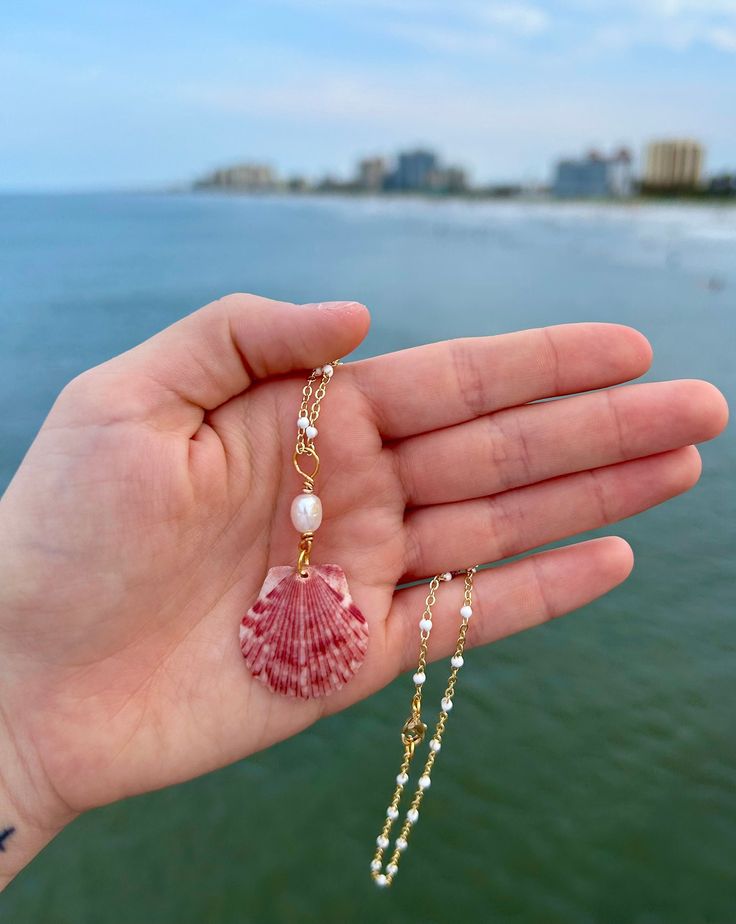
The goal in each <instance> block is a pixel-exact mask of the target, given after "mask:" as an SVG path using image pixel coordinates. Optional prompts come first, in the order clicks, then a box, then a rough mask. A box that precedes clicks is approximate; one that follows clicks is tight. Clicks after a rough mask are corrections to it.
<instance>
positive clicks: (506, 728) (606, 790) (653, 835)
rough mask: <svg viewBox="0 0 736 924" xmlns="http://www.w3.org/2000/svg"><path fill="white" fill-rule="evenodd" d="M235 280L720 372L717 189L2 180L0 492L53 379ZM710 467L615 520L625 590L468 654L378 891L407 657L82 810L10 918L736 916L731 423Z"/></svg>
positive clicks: (730, 357) (23, 879)
mask: <svg viewBox="0 0 736 924" xmlns="http://www.w3.org/2000/svg"><path fill="white" fill-rule="evenodd" d="M235 290H241V291H242V290H245V291H254V292H259V293H263V294H267V295H270V296H273V297H277V298H284V299H289V300H294V301H303V302H306V301H322V300H328V299H334V298H350V299H358V300H361V301H364V302H365V303H366V304H368V305H369V306H370V307H371V309H372V312H373V318H374V323H373V329H372V332H371V334H370V336H369V338H368V340H367V342H366V344H365V346H364V347H363V348H362V349H361V351H360V353H359V355H370V354H374V353H380V352H384V351H387V350H394V349H399V348H402V347H406V346H412V345H415V344H418V343H422V342H426V341H430V340H437V339H443V338H446V337H456V336H464V335H478V334H491V333H498V332H502V331H508V330H514V329H518V328H523V327H530V326H535V325H539V324H552V323H560V322H565V321H576V320H587V319H591V320H609V321H619V322H622V323H627V324H632V325H635V326H636V327H638V328H639V329H641V330H642V331H643V332H644V333H645V334H646V335H647V336H648V337H649V338H650V340H651V341H652V343H653V345H654V348H655V361H654V366H653V369H652V372H651V373H650V374H649V375H648V376H647V378H650V379H658V378H668V377H704V378H708V379H711V380H712V381H714V382H715V383H716V384H717V385H718V386H719V387H720V388H721V389H722V390H723V391H724V392H725V393H726V395H727V397H729V398H731V399H733V398H734V396H735V393H736V361H735V356H736V338H735V337H734V332H735V328H736V324H735V319H736V211H734V210H729V209H718V208H707V207H683V206H647V207H639V206H631V207H625V206H581V205H565V206H563V205H545V204H541V203H540V204H517V203H503V204H491V203H479V204H468V203H459V202H436V203H433V202H422V201H388V200H369V199H337V198H335V199H323V200H320V199H316V198H314V199H311V198H310V199H277V198H275V199H267V198H260V199H258V198H255V199H253V198H218V197H215V196H211V197H210V196H198V197H195V196H171V197H165V196H144V195H140V196H134V195H130V196H123V195H119V196H115V195H104V196H103V195H99V196H98V195H94V196H93V195H90V196H71V195H69V196H32V197H23V196H15V197H3V198H0V401H1V402H2V408H1V413H0V486H4V484H5V483H7V481H8V480H9V478H10V477H11V475H12V472H13V470H14V469H15V467H16V466H17V465H18V463H19V461H20V459H21V458H22V455H23V453H24V451H25V449H26V448H27V446H28V443H29V442H30V440H31V439H32V436H33V434H34V432H35V430H36V428H37V427H38V425H39V424H40V422H41V420H42V419H43V416H44V415H45V413H46V412H47V410H48V408H49V406H50V403H51V401H52V400H53V397H54V395H55V393H56V392H57V391H58V390H59V388H60V387H61V386H62V385H63V384H64V383H65V382H66V381H67V380H68V379H69V378H71V377H72V376H73V375H75V374H76V373H77V372H79V371H81V370H82V369H84V368H86V367H88V366H90V365H92V364H94V363H97V362H100V361H101V360H104V359H106V358H107V357H109V356H111V355H113V354H115V353H117V352H120V351H121V350H123V349H125V348H127V347H129V346H132V345H133V344H135V343H136V342H138V341H140V340H141V339H142V338H144V337H146V336H147V335H149V334H151V333H153V332H154V331H156V330H158V329H159V328H160V327H162V326H164V325H165V324H167V323H170V322H171V321H173V320H175V319H176V318H178V317H180V316H181V315H183V314H185V313H187V312H188V311H190V310H192V309H194V308H196V307H198V306H199V305H200V304H203V303H205V302H206V301H209V300H211V299H212V298H215V297H217V296H219V295H222V294H224V293H226V292H229V291H235ZM703 458H704V466H705V467H704V475H703V479H702V481H701V483H700V484H699V485H698V486H697V487H696V488H695V489H694V490H693V491H692V492H691V493H690V494H688V495H686V496H685V497H682V498H679V499H677V500H675V501H674V502H672V503H670V504H668V505H667V506H666V507H663V508H661V509H657V510H654V511H650V512H648V513H646V514H644V515H642V516H640V517H638V518H636V519H634V520H631V521H626V522H624V523H623V524H621V525H619V526H617V527H615V531H616V532H618V533H619V534H621V535H623V536H625V537H626V538H627V539H628V540H629V541H630V542H631V544H632V545H633V548H634V551H635V554H636V568H635V571H634V573H633V575H632V577H631V578H630V580H629V581H628V582H627V583H626V584H625V585H624V586H622V587H621V588H619V589H617V590H616V591H614V592H613V593H612V594H610V595H609V596H608V597H606V598H605V599H603V600H601V601H599V602H597V603H595V604H593V605H591V606H588V607H586V608H585V609H584V610H583V611H580V612H578V613H575V614H573V615H571V616H569V617H567V618H566V619H564V620H558V621H556V622H555V623H553V624H550V625H546V626H545V627H543V628H540V629H536V630H534V631H533V632H529V633H527V634H525V635H522V636H519V637H516V638H511V639H507V640H505V641H503V642H500V643H498V644H496V645H494V646H492V647H490V648H486V649H484V650H474V651H472V652H470V653H469V655H468V657H467V659H466V667H465V668H464V669H463V675H462V677H461V684H460V690H459V693H458V697H457V707H456V709H455V710H454V711H453V715H452V721H451V722H450V724H449V729H448V732H447V735H446V738H445V742H446V744H445V747H444V748H443V751H442V760H441V762H440V764H438V768H437V774H436V778H435V782H434V785H433V787H432V790H431V798H428V800H427V803H426V807H425V809H424V810H423V813H422V821H421V825H420V826H418V828H417V831H416V834H415V840H414V841H413V843H412V847H411V849H410V851H409V853H408V854H407V856H406V863H405V866H403V867H402V871H401V874H400V876H399V877H398V879H397V882H396V885H395V886H394V887H393V888H392V889H391V890H390V891H388V892H378V891H377V890H376V889H375V887H374V886H373V885H372V884H371V882H370V880H369V876H368V864H369V861H370V857H371V853H372V845H373V843H374V838H375V835H376V827H377V824H378V821H379V819H380V817H381V814H382V812H383V811H384V810H385V805H386V801H387V797H388V794H389V790H390V782H391V780H392V778H393V775H394V774H395V772H396V768H395V764H396V758H397V732H398V727H399V724H400V721H401V719H402V717H403V715H404V712H405V709H406V700H407V689H408V687H407V679H406V678H404V679H403V680H401V679H400V680H399V681H397V682H396V683H394V684H393V685H392V686H390V687H389V688H388V689H386V690H384V691H383V692H382V693H380V694H379V695H377V696H375V697H373V698H372V699H370V700H369V701H367V702H364V703H362V704H360V705H358V706H356V707H355V708H353V709H351V710H349V711H348V712H346V713H343V714H341V715H339V716H335V717H333V718H331V719H329V720H327V721H324V722H322V723H320V724H319V725H318V726H316V727H314V728H313V729H311V730H309V731H307V732H305V733H304V734H302V735H300V736H299V737H297V738H295V739H293V740H291V741H288V742H285V743H284V744H282V745H280V746H277V747H275V748H273V749H271V750H269V751H267V752H264V753H261V754H258V755H255V756H254V757H251V758H249V759H248V760H245V761H242V762H240V763H238V764H236V765H235V766H232V767H229V768H227V769H224V770H222V771H220V772H218V773H214V774H211V775H210V776H208V777H205V778H202V779H199V780H195V781H193V782H191V783H188V784H185V785H182V786H178V787H175V788H172V789H169V790H166V791H163V792H158V793H153V794H150V795H147V796H144V797H140V798H137V799H133V800H130V801H128V802H125V803H121V804H118V805H113V806H110V807H107V808H104V809H101V810H99V811H96V812H93V813H91V814H89V815H88V816H86V817H83V818H82V819H80V820H79V821H77V822H76V823H75V824H74V825H72V826H71V827H70V828H69V829H68V830H66V831H65V832H63V833H62V834H61V835H60V837H59V838H57V840H56V841H55V842H54V843H53V844H52V845H51V846H50V847H49V848H48V849H47V850H46V851H45V852H44V853H43V854H42V855H41V856H40V857H39V858H38V859H37V860H36V861H35V862H34V863H33V864H32V865H31V866H30V867H29V868H28V869H27V870H26V871H25V872H24V873H23V874H22V875H20V876H19V877H18V879H17V880H16V881H15V882H14V883H13V884H12V885H11V886H10V887H9V889H8V890H7V891H6V893H5V894H4V895H3V896H0V921H2V922H12V924H128V922H130V924H149V922H150V924H158V922H161V924H174V922H176V924H190V922H191V924H251V922H253V924H256V922H257V924H277V922H287V924H302V922H304V924H307V922H319V924H332V922H339V924H343V922H357V924H361V922H371V924H374V922H407V924H414V922H416V924H420V922H421V924H433V922H461V921H462V922H472V924H474V922H484V924H485V922H497V924H507V922H509V924H510V922H514V924H517V922H518V924H527V922H530V924H531V922H533V924H558V922H559V924H736V614H735V613H734V576H735V572H736V566H735V565H734V554H735V552H736V541H735V539H736V537H735V529H734V522H735V521H736V510H735V509H734V508H735V507H736V504H735V499H736V492H735V491H734V487H733V473H734V467H735V463H736V440H735V439H734V436H733V433H732V431H727V432H726V433H725V435H724V436H723V437H722V438H720V439H719V440H718V441H716V442H714V443H712V444H710V445H707V446H705V447H703ZM609 531H610V530H609ZM439 683H440V680H439V679H437V685H436V691H437V692H439ZM429 684H430V685H431V688H432V690H435V684H434V683H433V681H432V679H431V675H430V681H429ZM212 721H213V722H216V721H217V716H213V717H212Z"/></svg>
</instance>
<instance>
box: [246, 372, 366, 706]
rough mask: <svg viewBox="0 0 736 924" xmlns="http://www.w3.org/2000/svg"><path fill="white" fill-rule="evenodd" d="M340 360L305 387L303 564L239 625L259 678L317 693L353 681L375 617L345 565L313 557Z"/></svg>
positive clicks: (299, 519)
mask: <svg viewBox="0 0 736 924" xmlns="http://www.w3.org/2000/svg"><path fill="white" fill-rule="evenodd" d="M338 365H339V360H335V361H333V362H331V363H327V364H326V365H325V366H320V367H318V368H317V369H314V370H313V371H312V372H311V373H310V374H309V378H308V379H307V383H306V385H305V386H304V388H303V389H302V401H301V405H300V407H299V416H298V418H297V421H296V425H297V436H296V448H295V449H294V455H293V462H294V468H295V469H296V471H297V473H298V474H299V476H300V478H302V480H303V485H302V491H301V493H300V494H298V495H297V496H296V497H295V498H294V500H293V501H292V504H291V522H292V523H293V525H294V528H295V529H296V530H297V532H298V533H299V534H300V536H299V543H298V546H297V562H296V567H292V566H291V565H278V566H277V567H275V568H271V569H270V571H269V572H268V574H267V575H266V580H265V581H264V583H263V587H261V591H260V593H259V595H258V599H257V600H256V602H255V603H254V604H253V606H251V608H250V609H249V610H248V612H247V613H246V614H245V616H244V617H243V619H242V622H241V624H240V649H241V651H242V653H243V657H244V658H245V663H246V664H247V666H248V669H249V670H250V672H251V674H252V675H253V677H255V678H257V679H258V680H260V681H261V682H262V683H263V684H265V685H266V686H267V687H268V689H269V690H271V691H272V692H274V693H281V694H283V695H286V696H297V697H300V698H302V699H312V698H313V697H317V696H326V695H328V694H329V693H333V692H335V691H336V690H339V689H340V688H341V687H342V686H343V685H344V684H346V683H347V682H348V681H349V680H350V679H351V677H352V676H353V675H354V674H355V672H356V671H357V670H358V668H359V667H360V665H361V664H362V663H363V660H364V658H365V654H366V651H367V650H368V624H367V622H366V620H365V617H364V616H363V614H362V613H361V612H360V610H359V609H358V607H357V606H356V605H355V604H354V603H353V601H352V598H351V596H350V590H349V588H348V582H347V578H346V577H345V572H344V571H343V570H342V568H340V567H339V566H338V565H313V564H311V554H312V546H313V544H314V534H315V532H316V531H317V530H318V529H319V527H320V525H321V523H322V501H321V500H320V498H319V497H318V496H317V495H316V494H315V493H314V485H315V480H316V478H317V474H318V472H319V467H320V458H319V454H318V453H317V449H316V446H315V440H316V438H317V435H318V433H319V431H318V429H317V426H316V424H317V420H318V418H319V414H320V408H321V404H322V399H323V398H324V397H325V394H326V393H327V387H328V385H329V384H330V382H331V381H332V376H333V374H334V372H335V369H336V368H337V366H338Z"/></svg>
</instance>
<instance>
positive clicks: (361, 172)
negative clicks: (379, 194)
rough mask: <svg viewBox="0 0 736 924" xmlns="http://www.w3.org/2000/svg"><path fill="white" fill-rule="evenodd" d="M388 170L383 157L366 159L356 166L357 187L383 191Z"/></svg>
mask: <svg viewBox="0 0 736 924" xmlns="http://www.w3.org/2000/svg"><path fill="white" fill-rule="evenodd" d="M387 174H388V170H387V168H386V161H385V160H384V159H383V157H366V158H365V159H364V160H361V161H360V163H359V164H358V177H357V182H358V186H359V187H360V188H361V189H369V190H373V191H378V190H380V189H383V185H384V183H385V181H386V176H387Z"/></svg>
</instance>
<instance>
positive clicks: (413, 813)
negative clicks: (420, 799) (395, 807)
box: [406, 808, 419, 825]
mask: <svg viewBox="0 0 736 924" xmlns="http://www.w3.org/2000/svg"><path fill="white" fill-rule="evenodd" d="M406 817H407V819H408V820H409V821H410V822H411V823H412V824H413V825H414V824H416V823H417V819H418V818H419V812H418V811H417V810H416V809H414V808H412V809H409V811H408V812H407V813H406Z"/></svg>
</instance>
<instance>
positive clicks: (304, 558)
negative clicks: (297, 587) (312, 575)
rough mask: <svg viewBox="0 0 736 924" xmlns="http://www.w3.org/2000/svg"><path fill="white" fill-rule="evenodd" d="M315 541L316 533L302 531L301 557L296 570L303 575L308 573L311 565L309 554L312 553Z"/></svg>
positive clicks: (300, 541) (300, 542)
mask: <svg viewBox="0 0 736 924" xmlns="http://www.w3.org/2000/svg"><path fill="white" fill-rule="evenodd" d="M313 542H314V533H312V532H307V533H302V538H301V539H300V540H299V558H298V559H297V563H296V570H297V571H298V572H299V574H300V575H301V576H302V577H306V576H307V573H308V572H307V568H308V567H309V556H310V555H311V553H312V544H313Z"/></svg>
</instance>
